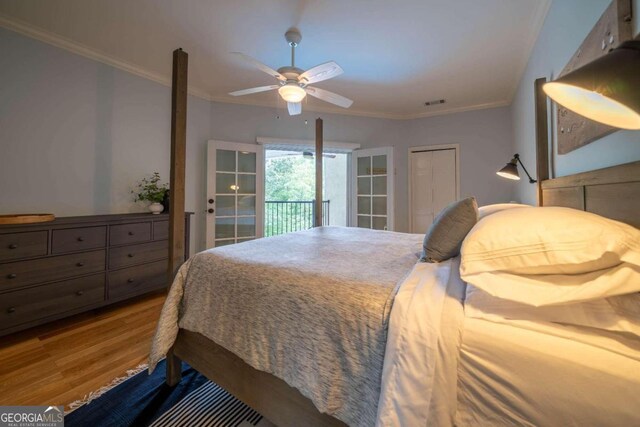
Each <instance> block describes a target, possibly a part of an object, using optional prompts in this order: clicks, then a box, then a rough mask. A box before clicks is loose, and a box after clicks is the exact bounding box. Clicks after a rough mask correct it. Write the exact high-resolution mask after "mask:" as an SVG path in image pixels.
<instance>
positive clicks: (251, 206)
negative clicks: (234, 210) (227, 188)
mask: <svg viewBox="0 0 640 427" xmlns="http://www.w3.org/2000/svg"><path fill="white" fill-rule="evenodd" d="M255 214H256V196H238V215H255Z"/></svg>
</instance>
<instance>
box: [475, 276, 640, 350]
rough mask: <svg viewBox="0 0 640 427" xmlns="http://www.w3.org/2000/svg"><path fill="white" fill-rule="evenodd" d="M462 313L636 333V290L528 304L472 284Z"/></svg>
mask: <svg viewBox="0 0 640 427" xmlns="http://www.w3.org/2000/svg"><path fill="white" fill-rule="evenodd" d="M464 311H465V315H466V316H468V317H474V318H478V319H486V320H490V321H494V322H502V321H504V320H529V321H534V322H535V321H542V322H554V323H561V324H566V325H576V326H586V327H589V328H597V329H604V330H607V331H613V332H625V333H630V334H634V335H637V336H639V337H640V294H638V293H634V294H629V295H622V296H617V297H611V298H604V299H598V300H592V301H587V302H581V303H574V304H565V305H559V306H547V307H532V306H530V305H526V304H520V303H517V302H513V301H509V300H505V299H502V298H495V297H492V296H491V295H489V294H488V293H486V292H484V291H483V290H481V289H478V288H476V287H474V286H471V285H469V286H467V296H466V298H465V302H464Z"/></svg>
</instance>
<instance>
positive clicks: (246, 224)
mask: <svg viewBox="0 0 640 427" xmlns="http://www.w3.org/2000/svg"><path fill="white" fill-rule="evenodd" d="M263 207H264V151H263V147H262V146H261V145H256V144H241V143H237V142H225V141H209V142H208V146H207V219H206V233H207V248H213V247H217V246H224V245H230V244H234V243H240V242H244V241H247V240H253V239H255V238H257V237H262V233H263V217H264V215H263Z"/></svg>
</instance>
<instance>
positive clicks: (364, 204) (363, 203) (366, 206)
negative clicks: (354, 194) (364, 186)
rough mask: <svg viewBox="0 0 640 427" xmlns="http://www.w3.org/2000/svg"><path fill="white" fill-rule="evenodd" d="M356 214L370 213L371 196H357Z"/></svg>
mask: <svg viewBox="0 0 640 427" xmlns="http://www.w3.org/2000/svg"><path fill="white" fill-rule="evenodd" d="M358 215H371V197H362V196H358Z"/></svg>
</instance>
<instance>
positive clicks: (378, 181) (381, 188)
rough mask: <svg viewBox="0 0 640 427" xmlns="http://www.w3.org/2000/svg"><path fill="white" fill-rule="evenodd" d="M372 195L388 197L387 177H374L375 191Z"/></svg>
mask: <svg viewBox="0 0 640 427" xmlns="http://www.w3.org/2000/svg"><path fill="white" fill-rule="evenodd" d="M372 194H376V195H383V196H386V195H387V177H386V176H374V177H373V191H372Z"/></svg>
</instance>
